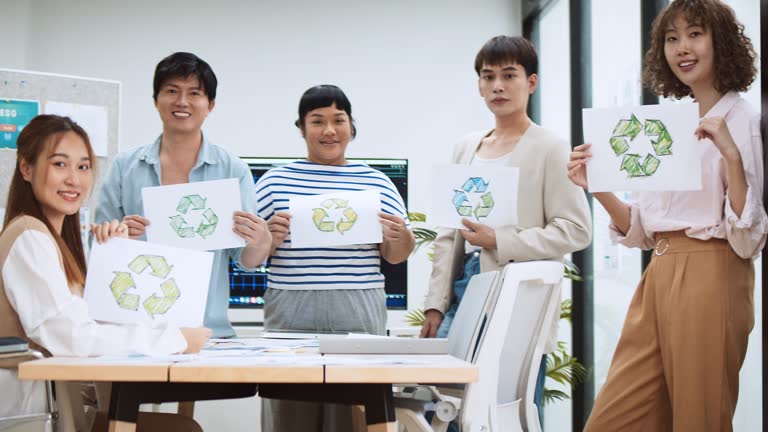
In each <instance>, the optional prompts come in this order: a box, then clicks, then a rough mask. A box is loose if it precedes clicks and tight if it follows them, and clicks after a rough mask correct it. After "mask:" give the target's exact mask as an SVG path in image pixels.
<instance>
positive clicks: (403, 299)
mask: <svg viewBox="0 0 768 432" xmlns="http://www.w3.org/2000/svg"><path fill="white" fill-rule="evenodd" d="M241 159H242V160H243V161H245V162H246V163H247V164H248V167H249V168H250V169H251V174H253V180H254V181H258V180H259V177H261V176H262V175H264V173H266V172H267V171H269V170H270V169H272V168H275V167H278V166H281V165H285V164H288V163H291V162H294V161H297V160H300V159H303V158H260V157H242V158H241ZM349 161H351V162H363V163H365V164H367V165H369V166H370V167H371V168H374V169H377V170H379V171H381V172H382V173H384V174H385V175H386V176H387V177H389V179H390V180H392V183H394V185H395V187H396V188H397V191H398V192H400V196H402V197H403V202H405V204H406V206H407V205H408V160H407V159H349ZM268 272H269V266H268V265H267V266H266V267H264V268H262V269H260V270H259V271H257V272H254V273H248V272H244V271H242V270H240V269H238V268H237V267H236V266H235V265H234V263H233V262H231V261H230V263H229V307H230V308H233V309H244V308H261V307H262V306H263V305H264V292H265V291H266V290H267V273H268ZM381 273H382V274H383V275H384V291H385V292H386V296H387V308H388V309H405V308H406V307H407V305H408V264H407V262H403V263H401V264H397V265H392V264H389V263H388V262H386V261H385V260H383V259H382V260H381Z"/></svg>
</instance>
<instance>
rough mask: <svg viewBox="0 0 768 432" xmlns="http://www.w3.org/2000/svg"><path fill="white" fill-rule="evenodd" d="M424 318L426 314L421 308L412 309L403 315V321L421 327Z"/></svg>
mask: <svg viewBox="0 0 768 432" xmlns="http://www.w3.org/2000/svg"><path fill="white" fill-rule="evenodd" d="M425 319H426V316H425V315H424V310H422V309H414V310H412V311H409V312H408V313H407V314H406V315H405V322H407V323H408V325H410V326H411V327H421V326H422V325H423V324H424V320H425Z"/></svg>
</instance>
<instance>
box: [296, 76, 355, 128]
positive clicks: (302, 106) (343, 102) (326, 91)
mask: <svg viewBox="0 0 768 432" xmlns="http://www.w3.org/2000/svg"><path fill="white" fill-rule="evenodd" d="M331 105H336V108H337V109H340V110H342V111H344V112H345V113H347V115H348V116H349V122H350V124H351V125H352V138H354V137H355V136H356V135H357V128H356V127H355V119H353V118H352V103H350V102H349V99H347V95H345V94H344V92H343V91H341V89H340V88H338V87H336V86H335V85H333V84H320V85H316V86H314V87H311V88H310V89H308V90H307V91H305V92H304V94H303V95H301V100H300V101H299V118H298V119H297V120H296V121H295V122H294V124H295V125H296V127H297V128H299V129H301V130H302V131H304V122H305V120H306V119H307V114H308V113H309V112H310V111H312V110H316V109H318V108H325V107H329V106H331Z"/></svg>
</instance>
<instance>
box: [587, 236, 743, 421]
mask: <svg viewBox="0 0 768 432" xmlns="http://www.w3.org/2000/svg"><path fill="white" fill-rule="evenodd" d="M656 240H657V243H656V249H655V250H654V256H653V259H652V261H651V264H650V265H649V266H648V269H647V270H646V271H645V273H644V274H643V277H642V279H641V281H640V285H639V286H638V287H637V291H636V292H635V295H634V297H633V298H632V302H631V303H630V305H629V311H628V312H627V318H626V320H625V321H624V328H623V330H622V333H621V338H620V339H619V343H618V346H617V347H616V352H615V353H614V356H613V361H612V363H611V367H610V369H609V371H608V378H607V379H606V382H605V385H603V387H602V389H601V390H600V393H599V394H598V396H597V400H596V401H595V405H594V407H593V409H592V415H591V417H590V418H589V421H588V422H587V425H586V427H585V429H584V430H585V431H587V432H614V431H675V432H689V431H690V432H694V431H695V432H706V431H731V430H733V426H732V419H733V414H734V411H735V410H736V399H737V398H738V394H739V369H741V365H742V363H743V362H744V356H745V354H746V352H747V339H748V336H749V332H750V331H751V330H752V326H753V324H754V302H753V291H754V278H755V274H754V267H753V264H752V261H751V260H745V259H742V258H740V257H739V256H738V255H736V253H734V252H733V250H732V249H731V247H730V246H729V245H728V242H727V241H725V240H708V241H702V240H695V239H691V238H688V237H686V236H685V234H684V233H683V232H671V233H659V234H657V236H656Z"/></svg>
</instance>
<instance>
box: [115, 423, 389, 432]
mask: <svg viewBox="0 0 768 432" xmlns="http://www.w3.org/2000/svg"><path fill="white" fill-rule="evenodd" d="M393 430H394V429H393ZM109 432H136V423H128V422H124V421H120V420H110V421H109Z"/></svg>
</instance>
